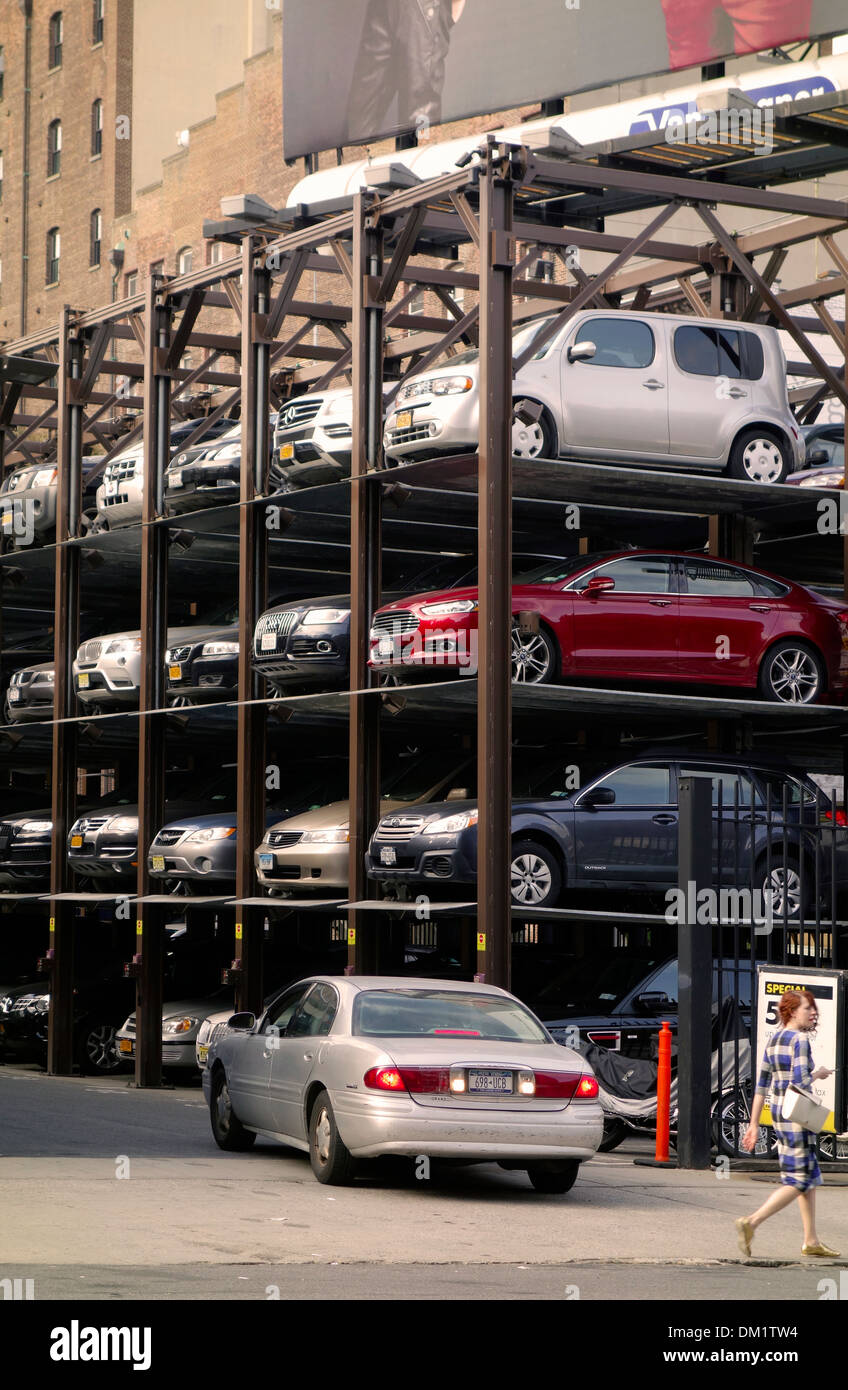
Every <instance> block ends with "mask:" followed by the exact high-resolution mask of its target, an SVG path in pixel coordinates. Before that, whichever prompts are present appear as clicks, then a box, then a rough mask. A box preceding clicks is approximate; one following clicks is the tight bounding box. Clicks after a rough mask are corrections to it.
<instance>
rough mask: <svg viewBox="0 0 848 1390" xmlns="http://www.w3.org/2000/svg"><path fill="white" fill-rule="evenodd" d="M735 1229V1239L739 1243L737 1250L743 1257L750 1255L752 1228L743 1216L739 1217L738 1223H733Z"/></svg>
mask: <svg viewBox="0 0 848 1390" xmlns="http://www.w3.org/2000/svg"><path fill="white" fill-rule="evenodd" d="M733 1224H734V1226H735V1227H736V1239H737V1240H738V1242H739V1249H740V1250H741V1251H742V1254H743V1255H750V1253H751V1241H752V1240H753V1239H754V1228H753V1226H752V1225H751V1223H750V1221H746V1220H745V1217H744V1216H740V1217H739V1220H738V1221H734V1223H733Z"/></svg>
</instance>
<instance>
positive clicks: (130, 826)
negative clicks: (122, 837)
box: [109, 816, 138, 830]
mask: <svg viewBox="0 0 848 1390" xmlns="http://www.w3.org/2000/svg"><path fill="white" fill-rule="evenodd" d="M109 829H110V830H138V816H115V817H114V818H113V819H112V820H110V822H109Z"/></svg>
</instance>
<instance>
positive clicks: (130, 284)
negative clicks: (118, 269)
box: [124, 270, 138, 299]
mask: <svg viewBox="0 0 848 1390" xmlns="http://www.w3.org/2000/svg"><path fill="white" fill-rule="evenodd" d="M134 294H138V271H137V270H131V271H130V273H129V275H126V276H125V277H124V298H125V299H131V298H132V296H133V295H134Z"/></svg>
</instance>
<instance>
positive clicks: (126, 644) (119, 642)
mask: <svg viewBox="0 0 848 1390" xmlns="http://www.w3.org/2000/svg"><path fill="white" fill-rule="evenodd" d="M140 651H141V638H140V637H116V638H115V640H114V642H110V643H109V645H108V647H107V648H106V655H107V656H110V655H111V654H112V653H114V652H140Z"/></svg>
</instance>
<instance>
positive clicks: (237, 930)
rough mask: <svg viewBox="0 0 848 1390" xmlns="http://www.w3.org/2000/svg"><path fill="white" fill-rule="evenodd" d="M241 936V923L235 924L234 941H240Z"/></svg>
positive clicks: (242, 932) (242, 930) (242, 931)
mask: <svg viewBox="0 0 848 1390" xmlns="http://www.w3.org/2000/svg"><path fill="white" fill-rule="evenodd" d="M243 934H244V929H243V927H242V924H241V922H236V941H241V939H242V936H243Z"/></svg>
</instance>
